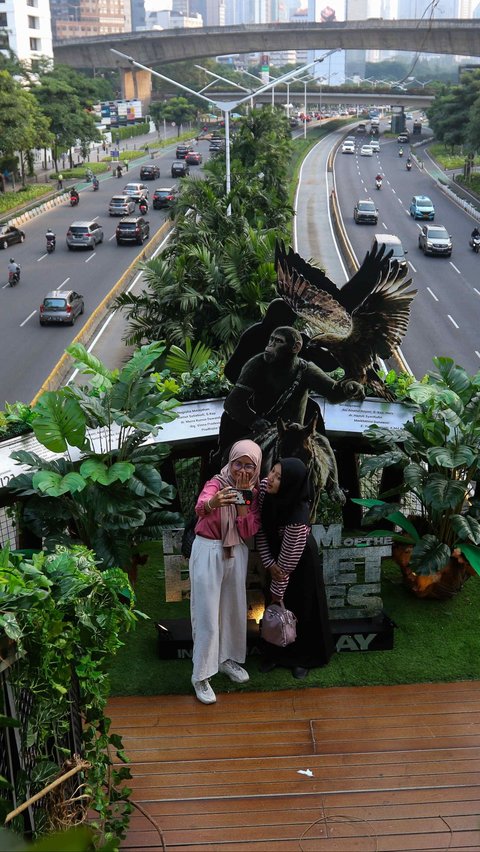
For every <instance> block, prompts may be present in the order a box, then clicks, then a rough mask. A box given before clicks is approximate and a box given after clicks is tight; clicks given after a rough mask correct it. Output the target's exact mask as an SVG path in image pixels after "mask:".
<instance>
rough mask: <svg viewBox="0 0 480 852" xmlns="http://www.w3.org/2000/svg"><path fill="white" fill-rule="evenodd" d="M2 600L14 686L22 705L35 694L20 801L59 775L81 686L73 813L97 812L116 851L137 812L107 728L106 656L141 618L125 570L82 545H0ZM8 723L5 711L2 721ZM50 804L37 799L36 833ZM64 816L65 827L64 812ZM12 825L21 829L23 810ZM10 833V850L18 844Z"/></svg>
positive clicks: (103, 835)
mask: <svg viewBox="0 0 480 852" xmlns="http://www.w3.org/2000/svg"><path fill="white" fill-rule="evenodd" d="M0 600H1V605H0V633H1V634H2V635H6V636H7V637H9V639H11V640H13V641H14V642H15V643H16V646H17V650H18V660H17V662H16V664H15V665H13V666H11V667H10V669H9V684H10V688H11V690H12V694H13V696H14V697H15V698H16V701H17V704H18V702H19V699H20V698H21V696H23V700H24V701H25V696H26V694H27V693H28V695H29V701H28V713H27V714H25V718H23V720H22V722H21V724H20V725H19V726H18V731H19V735H20V746H21V750H22V752H23V753H24V754H28V755H29V758H28V760H27V761H26V765H27V766H29V767H30V768H29V769H25V770H23V771H22V770H19V771H18V772H17V774H16V776H15V778H14V779H13V780H14V787H15V798H16V803H17V805H18V804H20V803H21V802H23V801H25V800H27V799H28V798H29V797H30V796H32V795H34V794H35V793H37V792H40V791H41V790H43V789H44V787H45V786H46V785H47V784H49V783H50V782H51V781H52V780H53V779H54V778H56V777H57V776H58V772H59V765H58V763H57V762H56V761H55V760H54V759H53V755H59V756H60V761H61V760H63V759H64V758H69V757H71V752H70V749H69V748H66V747H65V742H66V741H65V737H66V736H67V735H68V732H69V728H70V717H71V702H72V695H73V692H72V687H75V689H74V691H75V693H76V695H77V698H76V699H75V700H76V703H77V709H78V712H80V714H81V717H82V725H81V727H80V730H79V734H80V737H81V748H82V759H83V760H84V761H85V764H86V765H85V766H84V767H82V774H81V775H78V776H77V777H78V784H79V785H80V792H81V796H79V798H78V800H77V806H78V807H77V809H76V812H75V818H76V819H78V818H79V816H80V814H81V813H83V817H84V818H85V817H86V815H87V813H88V811H89V810H90V811H94V812H97V814H98V819H97V820H94V821H93V824H92V823H90V825H91V827H92V828H94V829H95V834H96V836H97V837H98V838H99V839H101V840H102V841H103V840H105V841H108V842H109V845H108V848H110V849H112V848H113V849H116V848H118V845H119V842H120V839H121V838H122V837H124V835H125V830H126V827H127V825H128V815H129V813H130V811H131V806H130V804H129V803H128V795H129V793H130V790H129V789H128V788H127V787H124V786H123V782H124V781H125V780H126V779H128V778H129V777H130V773H129V770H128V768H127V767H126V766H121V767H119V768H116V767H115V764H118V763H119V762H120V763H121V764H125V763H126V762H127V760H126V757H125V754H124V752H123V745H122V741H121V738H120V737H119V736H118V735H117V734H111V733H110V732H109V727H110V720H109V719H108V718H107V717H105V715H104V708H105V705H106V701H107V697H108V676H107V674H106V670H107V667H108V664H109V663H110V661H111V659H112V657H113V656H114V655H115V654H116V652H117V651H118V649H119V648H120V647H121V646H122V645H123V641H122V638H121V637H122V636H123V635H124V634H125V633H126V632H127V631H128V630H130V629H131V628H132V627H133V626H134V625H135V622H136V621H137V619H138V617H139V616H142V613H138V612H137V611H136V610H135V609H134V594H133V590H132V588H131V585H130V583H129V580H128V577H127V575H126V574H125V573H124V572H123V571H120V570H119V569H118V568H112V569H109V570H108V571H100V570H99V568H98V566H97V565H96V564H95V558H94V555H93V553H92V552H91V551H89V550H87V548H85V547H83V546H82V547H81V546H76V547H73V548H71V549H67V548H62V547H59V548H57V549H56V551H55V552H54V553H50V554H47V553H43V552H42V553H38V554H34V555H33V557H32V558H31V559H26V558H24V557H23V556H21V555H16V554H11V553H10V552H9V550H8V547H7V548H4V549H3V550H1V551H0ZM142 617H143V616H142ZM9 723H10V722H9V718H8V717H6V719H4V720H3V722H0V724H9ZM13 723H15V721H14V722H13ZM110 749H113V752H114V753H115V759H114V758H113V754H112V755H111V754H110ZM33 756H35V760H33V759H32V758H33ZM4 786H5V785H4ZM82 797H84V798H82ZM82 803H83V804H82ZM44 804H45V803H44V802H43V801H42V800H40V805H39V808H38V809H36V811H35V824H36V831H37V833H38V834H42V833H44V832H46V831H49V830H51V829H52V825H53V826H54V825H55V821H56V820H55V819H52V814H51V813H50V812H49V813H48V814H47V811H46V809H45V807H44ZM63 817H64V818H65V820H66V824H67V825H68V817H67V815H66V812H65V813H64V814H63ZM18 820H20V822H19V823H18ZM11 825H12V826H13V829H15V828H17V827H18V830H19V831H20V832H22V831H23V822H22V820H21V818H18V817H17V818H16V819H14V820H12V823H11ZM11 836H12V845H11V846H10V847H9V848H11V849H13V848H16V847H15V846H14V843H13V839H14V835H13V834H12V835H11ZM112 844H113V845H112ZM42 848H45V849H46V848H48V847H47V846H46V845H45V846H44V847H42ZM52 848H55V849H56V848H59V847H57V846H54V847H52ZM61 848H62V849H68V848H70V847H69V846H68V845H66V844H65V846H63V847H61ZM96 848H100V847H99V846H96ZM102 848H103V847H102Z"/></svg>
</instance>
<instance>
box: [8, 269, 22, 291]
mask: <svg viewBox="0 0 480 852" xmlns="http://www.w3.org/2000/svg"><path fill="white" fill-rule="evenodd" d="M19 281H20V270H19V269H17V270H16V272H9V273H8V283H9V284H10V287H15V285H16V284H18V282H19Z"/></svg>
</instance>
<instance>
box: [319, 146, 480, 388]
mask: <svg viewBox="0 0 480 852" xmlns="http://www.w3.org/2000/svg"><path fill="white" fill-rule="evenodd" d="M368 138H369V137H368ZM368 138H365V139H362V138H361V137H360V139H359V143H361V142H362V141H365V142H367V141H368ZM411 138H412V139H415V137H411ZM379 141H380V152H379V153H376V154H374V155H373V157H362V156H360V154H359V147H360V144H358V145H357V153H356V154H355V155H351V154H342V153H341V152H340V151H339V152H338V153H337V155H336V158H335V164H334V168H335V178H336V190H337V196H338V200H339V203H340V207H341V210H342V216H343V218H344V222H345V226H346V229H347V232H348V235H349V238H350V241H351V243H352V245H353V247H354V250H355V253H356V255H357V258H358V260H359V261H361V260H362V259H363V257H364V256H365V253H366V251H367V250H368V249H369V248H370V245H371V242H372V238H373V234H374V233H378V232H383V233H389V234H395V235H396V236H397V237H399V238H400V240H401V242H402V245H403V248H404V250H406V251H407V252H408V253H407V255H406V258H407V261H408V263H409V266H410V269H411V274H412V282H413V286H414V287H415V288H416V289H417V290H418V294H417V296H416V297H415V299H414V301H413V305H412V314H411V320H410V324H409V328H408V332H407V334H406V336H405V338H404V341H403V343H402V347H401V349H402V352H403V354H404V356H405V358H406V360H407V363H408V365H409V367H410V369H411V370H412V372H413V373H414V375H416V376H417V377H418V378H420V377H421V376H423V375H424V374H425V373H426V372H427V371H428V370H432V369H434V365H433V364H432V358H433V357H434V356H448V357H451V358H453V359H454V360H455V361H456V363H458V364H460V365H461V366H462V367H464V368H465V369H466V370H467V371H468V372H469V373H472V374H473V373H475V372H476V371H477V370H478V369H479V367H480V341H479V340H478V315H479V310H480V285H479V284H478V278H479V268H480V267H479V264H480V257H479V256H478V255H476V254H475V253H474V252H473V251H472V249H471V248H470V247H469V245H468V240H469V237H470V233H471V231H472V229H473V226H474V224H475V221H474V219H473V218H472V217H471V216H469V215H468V213H466V212H465V211H464V210H463V209H462V208H461V207H459V206H458V205H457V204H455V202H453V201H452V200H450V199H449V198H448V197H447V196H446V195H445V194H444V193H443V192H442V191H441V190H440V189H439V188H438V184H437V183H436V182H435V181H434V180H433V179H432V178H430V177H429V175H428V174H427V173H426V172H425V170H421V169H419V168H418V167H417V166H416V165H413V167H412V169H411V171H410V172H407V170H406V167H405V161H406V157H407V154H408V150H409V145H403V149H404V155H403V158H400V157H399V155H398V149H399V148H400V147H401V146H400V145H399V144H398V143H397V141H396V138H394V139H384V137H383V136H382V135H381V136H380V140H379ZM420 153H423V152H422V149H420ZM379 172H380V173H381V174H383V175H384V181H383V187H382V189H381V190H379V191H378V190H376V188H375V175H376V174H377V173H379ZM414 195H427V196H428V197H429V198H430V199H431V200H432V202H433V204H434V206H435V222H434V224H436V225H444V226H445V228H446V229H447V231H448V232H449V234H450V235H451V237H452V242H453V252H452V256H451V258H447V257H431V256H425V255H424V254H423V252H422V251H421V250H420V249H419V247H418V235H419V232H420V228H421V225H422V223H421V222H419V221H414V219H413V218H412V217H411V216H410V214H409V206H410V202H411V199H412V197H413V196H414ZM361 198H371V199H373V200H374V201H375V202H376V205H377V207H378V210H379V220H378V224H377V225H365V224H361V225H356V224H355V222H354V219H353V207H354V204H355V202H356V201H357V200H358V199H361Z"/></svg>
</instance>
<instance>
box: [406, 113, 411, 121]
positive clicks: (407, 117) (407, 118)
mask: <svg viewBox="0 0 480 852" xmlns="http://www.w3.org/2000/svg"><path fill="white" fill-rule="evenodd" d="M405 118H406V120H407V121H413V115H412V113H411V112H407V114H406V115H405Z"/></svg>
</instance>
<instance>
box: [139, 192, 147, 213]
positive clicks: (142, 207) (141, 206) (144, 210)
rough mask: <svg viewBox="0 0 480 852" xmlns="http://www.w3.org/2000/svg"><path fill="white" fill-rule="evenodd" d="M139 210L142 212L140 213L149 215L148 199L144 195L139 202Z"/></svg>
mask: <svg viewBox="0 0 480 852" xmlns="http://www.w3.org/2000/svg"><path fill="white" fill-rule="evenodd" d="M138 209H139V210H140V213H147V212H148V201H147V199H146V198H145V196H144V195H142V197H141V198H140V200H139V202H138Z"/></svg>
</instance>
